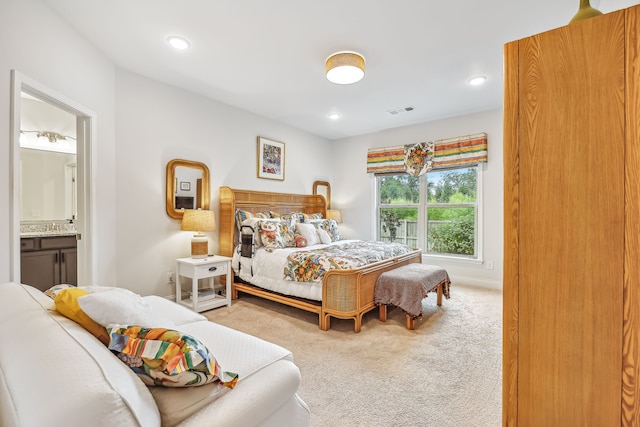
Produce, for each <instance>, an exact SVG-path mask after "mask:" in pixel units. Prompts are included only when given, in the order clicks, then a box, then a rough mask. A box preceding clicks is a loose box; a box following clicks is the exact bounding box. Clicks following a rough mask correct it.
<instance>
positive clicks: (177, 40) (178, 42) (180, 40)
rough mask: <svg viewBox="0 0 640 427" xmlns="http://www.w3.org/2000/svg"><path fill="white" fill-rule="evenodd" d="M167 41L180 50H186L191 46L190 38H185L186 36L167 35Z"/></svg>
mask: <svg viewBox="0 0 640 427" xmlns="http://www.w3.org/2000/svg"><path fill="white" fill-rule="evenodd" d="M167 42H168V43H169V44H170V45H171V46H172V47H173V48H175V49H178V50H185V49H187V48H188V47H189V46H191V43H189V40H187V39H185V38H184V37H179V36H169V37H167Z"/></svg>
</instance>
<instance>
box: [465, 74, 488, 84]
mask: <svg viewBox="0 0 640 427" xmlns="http://www.w3.org/2000/svg"><path fill="white" fill-rule="evenodd" d="M486 81H487V76H476V77H472V78H470V79H469V84H470V85H471V86H479V85H481V84H483V83H484V82H486Z"/></svg>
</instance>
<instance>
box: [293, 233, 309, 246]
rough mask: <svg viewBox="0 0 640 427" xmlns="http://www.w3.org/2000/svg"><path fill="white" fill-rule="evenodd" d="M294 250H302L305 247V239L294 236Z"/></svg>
mask: <svg viewBox="0 0 640 427" xmlns="http://www.w3.org/2000/svg"><path fill="white" fill-rule="evenodd" d="M295 241H296V248H304V247H306V246H307V239H305V238H304V237H303V236H302V235H300V234H296V235H295Z"/></svg>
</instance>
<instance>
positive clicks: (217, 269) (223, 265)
mask: <svg viewBox="0 0 640 427" xmlns="http://www.w3.org/2000/svg"><path fill="white" fill-rule="evenodd" d="M228 264H229V263H228V262H220V263H216V264H213V265H212V264H208V265H198V266H196V267H195V274H196V275H197V276H198V277H210V276H217V275H220V274H227V265H228Z"/></svg>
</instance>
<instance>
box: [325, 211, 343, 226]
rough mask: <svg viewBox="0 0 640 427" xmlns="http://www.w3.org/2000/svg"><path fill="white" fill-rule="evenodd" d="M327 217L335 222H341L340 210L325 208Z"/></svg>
mask: <svg viewBox="0 0 640 427" xmlns="http://www.w3.org/2000/svg"><path fill="white" fill-rule="evenodd" d="M327 219H335V220H336V222H338V223H340V222H342V212H340V211H339V210H338V209H327Z"/></svg>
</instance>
